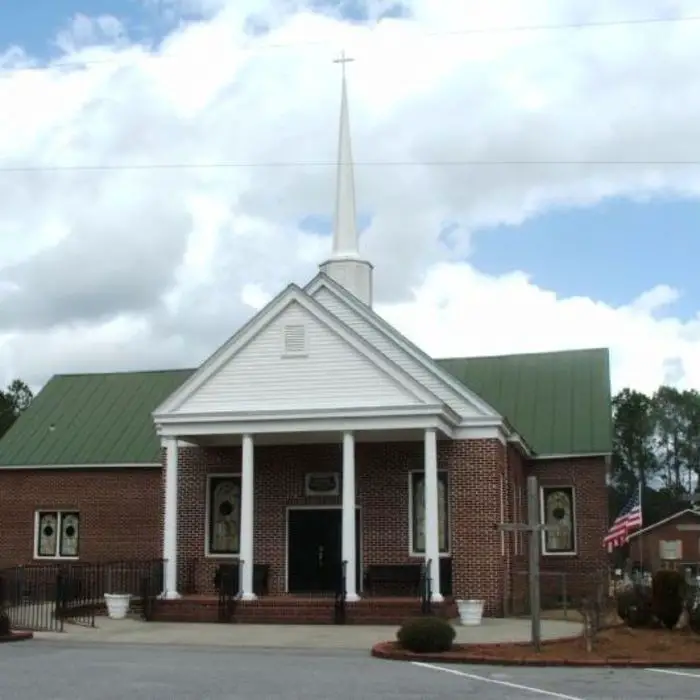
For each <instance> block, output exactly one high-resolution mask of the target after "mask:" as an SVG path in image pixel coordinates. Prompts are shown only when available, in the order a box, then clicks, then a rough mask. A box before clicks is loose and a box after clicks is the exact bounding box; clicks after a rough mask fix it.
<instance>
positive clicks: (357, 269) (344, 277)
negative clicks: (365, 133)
mask: <svg viewBox="0 0 700 700" xmlns="http://www.w3.org/2000/svg"><path fill="white" fill-rule="evenodd" d="M352 60H353V59H351V58H346V57H345V54H343V55H342V56H341V57H340V58H339V59H336V61H335V62H336V63H340V65H341V66H342V71H343V75H342V88H341V97H340V133H339V135H338V170H337V181H336V196H335V222H334V227H333V250H332V252H331V257H330V258H329V259H328V260H326V262H324V263H321V265H320V268H321V272H323V273H325V274H326V275H328V276H329V277H331V278H332V279H333V280H335V281H336V282H337V283H338V284H341V285H342V286H343V287H345V288H346V289H347V290H348V291H349V292H352V293H353V294H354V295H355V296H356V297H357V298H358V299H360V301H363V302H364V303H365V304H367V305H368V306H371V305H372V265H371V263H369V262H368V261H367V260H363V259H362V258H361V257H360V248H359V237H358V235H357V216H356V212H355V173H354V166H353V160H352V142H351V138H350V115H349V110H348V91H347V83H346V80H345V64H346V63H349V62H350V61H352Z"/></svg>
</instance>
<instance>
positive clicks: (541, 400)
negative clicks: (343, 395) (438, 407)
mask: <svg viewBox="0 0 700 700" xmlns="http://www.w3.org/2000/svg"><path fill="white" fill-rule="evenodd" d="M437 362H438V364H440V365H441V366H442V367H444V368H445V369H446V370H447V371H448V372H450V374H452V375H454V376H455V377H456V378H457V379H459V380H460V381H461V382H462V383H463V384H464V385H465V386H467V387H469V389H471V390H472V391H474V392H476V393H477V394H478V395H479V396H481V398H482V399H484V401H486V402H487V403H489V404H490V405H491V406H493V408H495V409H496V410H497V411H498V412H499V413H500V414H501V415H502V416H504V417H505V418H507V419H508V420H509V421H510V423H511V425H512V426H513V427H514V428H515V430H516V431H518V433H520V435H522V437H523V438H524V439H525V440H526V441H527V443H528V444H529V445H530V447H531V448H532V449H534V451H535V452H536V453H537V454H540V455H558V454H561V455H578V454H607V453H610V452H612V406H611V403H612V400H611V395H610V360H609V353H608V350H607V349H600V348H598V349H593V350H568V351H563V352H545V353H531V354H525V355H502V356H499V357H470V358H451V359H443V360H437Z"/></svg>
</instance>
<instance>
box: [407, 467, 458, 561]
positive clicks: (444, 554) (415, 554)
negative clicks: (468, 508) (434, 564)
mask: <svg viewBox="0 0 700 700" xmlns="http://www.w3.org/2000/svg"><path fill="white" fill-rule="evenodd" d="M437 471H438V479H439V478H440V474H444V475H445V479H446V481H447V492H446V494H445V504H446V507H447V522H446V523H445V534H446V535H447V551H445V552H440V558H441V559H443V558H445V559H448V558H449V557H451V556H452V532H451V531H450V525H451V522H452V508H450V473H449V471H448V470H447V469H438V470H437ZM414 474H425V470H424V469H411V470H410V471H409V472H408V556H409V557H411V558H415V557H420V558H421V559H423V558H425V552H416V551H415V550H414V549H413V475H414ZM438 517H439V513H438Z"/></svg>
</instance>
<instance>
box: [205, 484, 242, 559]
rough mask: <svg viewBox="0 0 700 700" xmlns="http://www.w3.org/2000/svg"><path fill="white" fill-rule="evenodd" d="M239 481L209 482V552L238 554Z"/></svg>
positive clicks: (239, 528) (239, 543) (239, 522)
mask: <svg viewBox="0 0 700 700" xmlns="http://www.w3.org/2000/svg"><path fill="white" fill-rule="evenodd" d="M240 535H241V479H240V477H238V476H225V477H212V478H211V479H210V480H209V552H210V553H211V554H238V553H239V551H240V546H241V540H240Z"/></svg>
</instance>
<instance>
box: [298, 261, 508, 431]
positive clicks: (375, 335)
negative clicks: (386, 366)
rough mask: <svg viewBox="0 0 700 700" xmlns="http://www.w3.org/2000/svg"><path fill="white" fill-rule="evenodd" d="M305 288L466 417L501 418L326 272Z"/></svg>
mask: <svg viewBox="0 0 700 700" xmlns="http://www.w3.org/2000/svg"><path fill="white" fill-rule="evenodd" d="M305 290H306V291H307V292H308V294H309V295H311V296H312V297H313V298H314V299H316V300H317V301H318V302H319V303H320V304H322V305H323V306H325V307H326V308H327V309H328V310H329V311H330V312H331V313H333V314H334V315H335V316H337V317H338V318H339V319H341V320H342V321H343V322H344V323H345V324H347V325H348V326H350V327H351V328H352V329H353V330H354V331H355V332H356V333H357V334H358V335H360V336H362V337H363V338H365V339H366V340H367V342H369V343H371V344H372V345H373V346H374V347H376V348H377V349H379V350H381V352H383V353H384V354H385V355H386V356H387V357H389V358H391V360H392V361H393V362H395V363H396V364H397V365H398V366H400V367H401V368H402V369H403V370H404V371H405V372H407V373H408V374H410V375H411V376H412V377H414V378H415V379H416V380H417V381H419V382H420V383H421V384H422V385H423V386H425V387H427V388H428V389H429V390H430V391H431V392H432V393H434V394H435V395H436V396H438V397H439V399H440V400H441V401H442V402H443V403H445V404H446V405H447V406H449V407H450V408H451V409H452V410H453V411H454V412H455V413H457V414H458V415H459V416H461V417H462V418H463V419H464V420H467V421H468V420H470V419H483V418H492V419H495V420H499V419H500V418H501V416H500V414H499V413H498V412H497V411H496V410H495V409H494V408H493V407H492V406H490V405H489V404H488V403H486V402H485V401H484V400H483V399H482V398H481V397H479V396H478V395H477V394H475V393H474V392H473V391H470V390H469V388H468V387H466V386H464V385H463V384H462V383H461V382H459V381H457V380H456V379H455V378H454V377H453V376H452V375H450V374H449V372H446V371H445V370H444V369H443V368H442V367H440V366H439V365H438V364H437V363H436V362H435V361H434V360H433V359H432V358H430V357H429V356H428V355H426V354H425V353H424V352H423V351H422V350H421V349H420V348H418V347H417V346H416V345H415V344H414V343H412V342H411V341H409V340H408V339H407V338H405V337H404V336H403V335H401V334H400V333H399V332H398V331H397V330H396V329H395V328H393V327H392V326H391V325H390V324H389V323H387V322H386V321H385V320H384V319H382V318H381V317H380V316H379V315H378V314H377V313H376V312H374V311H373V310H372V309H370V308H369V307H367V306H365V305H363V304H361V303H359V302H358V301H357V300H356V299H354V298H353V297H352V296H351V295H350V294H348V293H347V292H346V291H345V290H344V289H343V288H342V287H341V286H340V285H338V284H337V283H335V282H334V281H333V280H331V279H329V278H328V277H327V276H326V275H324V274H319V275H317V276H316V277H315V278H314V279H313V280H312V281H311V282H310V283H309V284H308V285H307V286H306V287H305Z"/></svg>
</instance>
